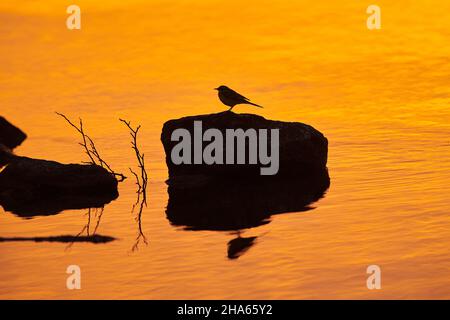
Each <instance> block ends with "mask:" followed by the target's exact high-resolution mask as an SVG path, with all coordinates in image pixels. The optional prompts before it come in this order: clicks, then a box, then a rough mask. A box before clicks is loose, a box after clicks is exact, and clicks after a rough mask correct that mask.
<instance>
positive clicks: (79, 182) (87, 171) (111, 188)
mask: <svg viewBox="0 0 450 320" xmlns="http://www.w3.org/2000/svg"><path fill="white" fill-rule="evenodd" d="M117 184H118V182H117V180H116V178H115V177H114V176H113V175H112V174H111V173H109V172H108V171H107V170H106V169H104V168H102V167H100V166H97V165H82V164H61V163H58V162H55V161H47V160H38V159H31V158H26V157H17V156H16V157H15V158H14V160H13V161H11V162H10V163H9V164H8V165H7V166H6V168H4V169H3V170H2V171H1V172H0V205H1V206H2V207H3V208H4V209H5V210H6V211H11V212H14V213H16V214H18V215H21V216H33V215H48V214H55V213H58V212H59V211H61V210H64V209H79V208H88V207H101V206H103V205H104V204H105V203H108V202H110V201H112V200H114V199H115V198H117V196H118V191H117Z"/></svg>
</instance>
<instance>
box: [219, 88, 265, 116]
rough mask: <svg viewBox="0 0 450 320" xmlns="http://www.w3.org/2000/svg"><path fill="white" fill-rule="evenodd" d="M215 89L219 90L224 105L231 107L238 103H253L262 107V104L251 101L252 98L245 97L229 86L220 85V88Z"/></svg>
mask: <svg viewBox="0 0 450 320" xmlns="http://www.w3.org/2000/svg"><path fill="white" fill-rule="evenodd" d="M214 90H217V91H219V99H220V101H222V103H223V104H224V105H227V106H229V107H231V108H230V110H229V111H231V109H233V107H234V106H235V105H237V104H251V105H252V106H256V107H258V108H262V106H260V105H258V104H256V103H253V102H250V99H248V98H246V97H244V96H243V95H240V94H239V93H237V92H236V91H234V90H232V89H230V88H228V87H227V86H220V87H218V88H215V89H214Z"/></svg>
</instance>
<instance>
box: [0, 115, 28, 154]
mask: <svg viewBox="0 0 450 320" xmlns="http://www.w3.org/2000/svg"><path fill="white" fill-rule="evenodd" d="M26 138H27V135H26V134H25V133H24V132H22V130H20V129H19V128H17V127H15V126H14V125H12V124H11V123H9V122H8V120H6V119H5V118H3V117H1V116H0V144H2V145H4V146H6V147H8V148H9V149H14V148H15V147H17V146H19V145H20V144H21V143H22V142H23V141H24V140H25V139H26Z"/></svg>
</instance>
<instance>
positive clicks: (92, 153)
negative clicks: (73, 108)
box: [56, 112, 127, 182]
mask: <svg viewBox="0 0 450 320" xmlns="http://www.w3.org/2000/svg"><path fill="white" fill-rule="evenodd" d="M56 114H57V115H59V116H61V117H62V118H64V120H66V121H67V122H68V123H69V124H70V125H71V126H72V127H73V128H75V130H77V131H78V133H80V134H81V138H82V141H83V142H80V143H79V144H80V145H81V146H82V147H83V148H84V150H85V152H86V154H87V156H88V157H89V160H90V161H89V162H83V163H87V164H93V165H99V166H101V167H103V168H105V169H106V170H108V171H109V172H110V173H111V174H112V175H114V176H115V177H116V179H117V180H118V181H119V182H120V181H123V180H125V179H126V178H127V177H126V176H124V175H123V174H121V173H117V172H115V171H114V170H113V169H111V167H110V166H109V165H108V164H107V163H106V162H105V161H104V160H103V158H102V157H101V156H100V153H99V152H98V150H97V148H96V146H95V143H94V141H93V140H92V139H91V138H90V137H89V136H88V135H87V134H86V133H85V132H84V129H83V120H82V119H81V118H79V121H80V124H79V126H78V127H77V126H76V125H75V124H74V123H73V122H72V121H70V119H69V118H67V117H66V116H65V115H64V114H62V113H59V112H56Z"/></svg>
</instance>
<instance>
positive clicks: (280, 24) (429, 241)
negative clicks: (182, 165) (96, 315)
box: [0, 0, 450, 299]
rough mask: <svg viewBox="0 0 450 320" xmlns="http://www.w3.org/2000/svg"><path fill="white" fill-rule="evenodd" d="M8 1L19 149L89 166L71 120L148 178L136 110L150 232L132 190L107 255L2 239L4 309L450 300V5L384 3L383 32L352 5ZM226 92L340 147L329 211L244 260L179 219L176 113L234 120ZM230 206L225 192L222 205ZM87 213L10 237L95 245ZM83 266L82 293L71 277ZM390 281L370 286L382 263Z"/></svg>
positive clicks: (1, 27)
mask: <svg viewBox="0 0 450 320" xmlns="http://www.w3.org/2000/svg"><path fill="white" fill-rule="evenodd" d="M75 3H76V4H77V5H78V6H80V8H81V16H82V20H81V21H82V22H81V23H82V24H81V26H82V27H81V30H72V31H71V30H68V29H67V28H66V25H65V23H66V18H67V16H68V15H67V14H66V8H67V6H68V5H69V4H72V2H66V1H58V0H42V1H31V0H28V1H23V3H21V4H20V5H19V4H18V2H17V1H9V0H6V1H1V2H0V43H1V49H0V61H1V62H2V67H1V68H0V108H1V113H0V115H3V116H5V117H6V118H7V119H8V120H10V121H11V122H12V123H14V124H15V125H17V126H18V127H20V128H21V129H22V130H24V131H25V132H26V133H27V135H28V139H27V140H25V141H24V142H23V144H22V145H21V146H20V147H18V148H17V149H16V150H15V152H16V153H17V154H20V155H24V156H28V157H35V158H42V159H51V160H56V161H60V162H63V163H80V162H82V161H85V160H86V156H85V155H84V154H83V150H82V149H81V147H80V146H79V145H78V144H77V142H78V141H79V137H78V135H77V134H76V132H74V130H73V129H72V128H70V127H69V126H68V125H67V123H65V122H64V121H63V120H62V119H61V118H60V117H58V116H57V115H56V114H55V111H58V112H62V113H64V114H66V115H67V116H69V117H71V118H73V119H77V118H78V117H81V118H83V121H84V124H85V129H86V131H87V132H88V133H89V134H90V136H91V137H92V138H94V139H95V141H96V144H97V146H98V148H99V149H100V151H101V152H102V155H103V157H104V158H105V159H107V160H108V161H109V162H110V164H111V165H112V167H114V169H115V170H117V171H120V172H126V173H128V172H129V171H128V168H129V167H130V166H131V167H133V166H135V158H134V153H133V151H132V150H131V148H130V141H129V135H128V131H127V130H126V128H125V127H124V126H123V124H122V123H120V122H119V120H118V119H119V118H126V119H129V120H131V121H132V122H133V123H135V124H141V125H142V128H141V132H140V137H139V139H140V144H141V145H142V150H143V151H144V153H145V157H146V162H147V167H148V168H147V170H148V174H149V186H148V208H146V209H145V211H144V213H143V221H142V223H143V229H144V232H145V234H146V236H147V238H148V240H149V244H148V246H145V245H143V246H140V248H139V250H138V251H135V252H131V248H132V246H133V243H134V241H135V238H136V234H137V224H136V221H135V217H134V215H133V214H132V213H131V211H130V210H131V207H132V205H133V203H134V202H135V200H136V194H135V191H136V186H135V184H134V181H133V179H127V180H126V181H125V182H123V183H121V184H120V186H119V192H120V197H119V198H118V199H117V200H115V201H113V202H112V203H110V204H108V205H107V206H106V207H105V209H104V213H103V217H102V222H101V224H100V226H99V230H100V231H101V233H102V234H107V235H112V236H114V237H117V238H118V239H119V240H117V241H114V242H112V243H108V244H100V245H93V244H83V243H75V244H74V245H73V246H71V247H70V248H67V245H66V244H58V243H49V244H46V243H33V242H6V243H0V266H1V267H0V271H1V272H0V298H2V299H11V298H25V299H33V298H59V299H77V298H78V299H79V298H81V299H94V298H100V299H102V298H121V299H122V298H135V299H304V298H309V299H317V298H329V299H342V298H350V299H382V298H385V299H391V298H425V299H428V298H447V299H448V298H450V290H449V287H450V255H449V249H448V247H449V245H450V216H449V207H450V196H449V194H450V187H449V183H448V181H449V179H450V138H449V137H450V111H449V110H450V107H449V106H450V19H449V17H450V2H448V1H442V0H439V1H438V0H416V1H406V0H400V1H386V0H382V1H377V5H379V6H380V8H381V11H382V28H381V30H368V29H367V27H366V19H367V16H368V15H367V14H366V8H367V6H368V5H370V4H372V3H371V2H367V3H366V2H364V1H360V0H358V1H357V0H352V1H331V0H329V1H325V0H320V1H306V0H281V1H273V0H272V1H268V0H258V1H253V0H251V1H236V0H228V1H218V0H208V1H206V0H205V1H200V0H192V1H184V0H171V1H163V0H151V1H144V0H135V1H118V0H114V1H99V0H95V1H93V0H90V1H88V0H83V1H75ZM221 84H226V85H229V86H230V87H232V88H236V89H238V91H239V92H241V93H243V94H244V95H248V96H249V97H250V98H251V99H252V101H255V102H256V103H260V104H262V105H264V107H265V108H264V109H259V108H254V107H252V106H238V107H236V109H233V111H235V112H238V113H244V112H245V113H255V114H259V115H262V116H263V117H265V118H267V119H274V120H283V121H298V122H303V123H306V124H310V125H312V126H313V127H315V128H316V129H317V130H319V131H320V132H322V133H323V134H324V135H325V136H326V137H327V138H328V140H329V150H328V169H329V174H330V178H331V187H330V189H329V190H328V191H327V194H326V195H325V197H324V198H322V199H320V200H319V201H318V202H316V203H313V204H312V206H313V207H314V210H310V211H306V212H299V213H288V214H280V215H276V216H273V217H272V218H271V222H270V223H268V224H265V225H263V226H260V227H257V228H252V229H248V230H243V234H245V236H258V238H257V242H256V244H255V245H254V246H253V247H252V248H251V249H250V250H249V251H248V252H247V253H246V254H245V255H243V256H242V257H241V258H240V259H238V260H228V259H227V257H226V249H227V242H228V241H230V240H231V239H232V238H234V235H232V234H231V233H230V232H215V231H186V230H183V228H182V227H175V226H172V225H171V224H170V222H169V221H168V219H167V218H166V214H165V208H166V206H167V201H168V195H167V185H166V184H165V181H166V179H167V178H168V174H167V167H166V164H165V154H164V150H163V147H162V144H161V141H160V135H161V129H162V126H163V124H164V122H165V121H168V120H170V119H176V118H179V117H182V116H187V115H198V114H207V113H214V112H220V111H224V110H226V108H225V106H223V105H222V104H221V103H220V102H219V100H218V99H217V94H216V92H215V91H214V90H213V88H215V87H217V86H219V85H221ZM224 196H226V195H224ZM86 211H87V210H70V211H64V212H63V213H61V214H58V215H53V216H38V217H35V218H33V219H22V218H19V217H17V216H15V215H13V214H11V213H9V212H3V210H2V209H0V220H1V221H0V237H17V236H24V237H25V236H28V237H29V236H49V235H59V234H77V233H78V232H80V231H81V230H82V228H83V226H84V225H85V224H86V220H87V218H88V217H87V216H86V215H85V214H86ZM70 264H78V265H80V267H81V268H82V270H83V289H82V290H73V291H69V290H67V289H66V286H65V279H66V274H65V271H66V268H67V266H68V265H70ZM372 264H376V265H379V266H381V268H382V272H383V278H382V279H383V289H382V290H368V289H367V288H366V279H367V274H366V268H367V266H368V265H372Z"/></svg>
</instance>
